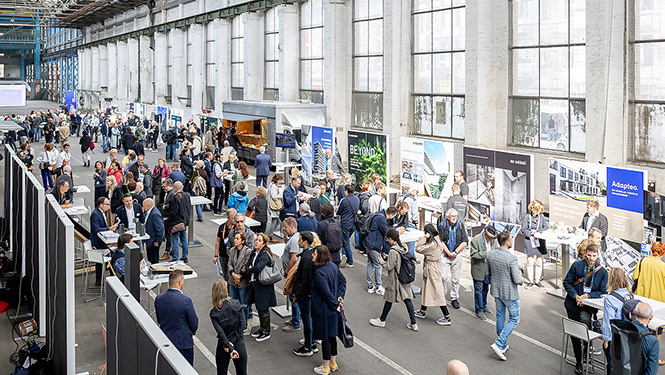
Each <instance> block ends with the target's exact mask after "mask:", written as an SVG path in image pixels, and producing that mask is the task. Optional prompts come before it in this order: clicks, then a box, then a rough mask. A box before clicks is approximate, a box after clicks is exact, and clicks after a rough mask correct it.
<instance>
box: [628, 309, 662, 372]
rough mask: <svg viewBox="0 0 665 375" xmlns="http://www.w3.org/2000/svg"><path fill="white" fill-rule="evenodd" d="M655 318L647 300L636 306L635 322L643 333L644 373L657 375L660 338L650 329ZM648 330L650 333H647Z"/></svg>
mask: <svg viewBox="0 0 665 375" xmlns="http://www.w3.org/2000/svg"><path fill="white" fill-rule="evenodd" d="M651 319H653V309H652V308H651V306H650V305H649V304H648V303H646V302H640V303H638V304H637V306H636V307H635V321H634V322H633V324H635V326H636V327H637V330H638V331H640V333H641V332H645V333H642V335H643V336H642V358H643V362H644V364H643V366H642V371H641V374H642V375H656V374H657V373H658V353H659V350H660V347H659V345H658V339H657V338H656V336H654V335H653V333H651V331H649V328H647V327H648V326H649V322H650V321H651ZM646 332H648V333H646Z"/></svg>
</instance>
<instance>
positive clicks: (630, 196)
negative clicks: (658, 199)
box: [607, 167, 644, 214]
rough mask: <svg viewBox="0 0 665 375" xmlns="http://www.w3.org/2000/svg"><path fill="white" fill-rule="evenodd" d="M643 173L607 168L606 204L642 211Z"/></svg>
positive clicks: (627, 209) (621, 208)
mask: <svg viewBox="0 0 665 375" xmlns="http://www.w3.org/2000/svg"><path fill="white" fill-rule="evenodd" d="M643 192H644V173H643V172H639V171H631V170H626V169H618V168H612V167H608V168H607V206H608V207H613V208H618V209H620V210H626V211H632V212H637V213H640V214H641V213H643V212H644V198H643Z"/></svg>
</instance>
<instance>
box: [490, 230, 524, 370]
mask: <svg viewBox="0 0 665 375" xmlns="http://www.w3.org/2000/svg"><path fill="white" fill-rule="evenodd" d="M498 240H499V247H498V248H497V249H496V250H495V251H490V252H489V253H488V254H487V275H488V276H490V278H491V281H490V284H491V286H492V287H491V289H490V291H491V293H492V296H493V297H494V301H495V304H496V334H497V336H498V337H497V338H496V340H494V342H493V343H492V345H490V347H491V348H492V350H493V351H494V353H495V354H496V355H497V357H499V358H500V359H501V360H503V361H505V360H506V355H505V353H506V351H507V350H508V343H507V340H508V336H509V335H510V334H511V333H512V332H513V330H514V329H515V327H517V323H519V321H520V295H519V292H518V290H517V286H518V285H522V282H523V281H522V275H521V274H520V268H519V266H518V264H517V257H515V255H513V254H511V253H510V251H509V250H508V249H510V248H512V247H513V238H512V236H511V235H510V233H509V232H505V231H504V232H501V233H499V236H498ZM506 310H508V317H509V319H508V322H507V323H506Z"/></svg>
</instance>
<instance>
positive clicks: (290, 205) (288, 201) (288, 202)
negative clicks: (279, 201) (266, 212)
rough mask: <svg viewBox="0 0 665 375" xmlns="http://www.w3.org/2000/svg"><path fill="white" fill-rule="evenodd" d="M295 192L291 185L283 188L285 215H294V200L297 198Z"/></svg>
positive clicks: (295, 207)
mask: <svg viewBox="0 0 665 375" xmlns="http://www.w3.org/2000/svg"><path fill="white" fill-rule="evenodd" d="M297 193H298V192H297V191H295V190H293V186H291V185H289V186H287V187H286V189H284V208H285V209H286V215H287V216H291V217H296V212H297V211H298V209H297V206H298V205H297V204H296V202H297V201H298V200H299V198H298V197H297V196H296V194H297Z"/></svg>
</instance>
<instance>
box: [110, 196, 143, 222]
mask: <svg viewBox="0 0 665 375" xmlns="http://www.w3.org/2000/svg"><path fill="white" fill-rule="evenodd" d="M115 216H117V217H118V219H120V222H121V223H122V224H123V225H124V226H125V228H126V229H128V230H129V229H135V228H134V226H135V225H136V223H135V221H134V219H138V220H139V221H140V222H141V223H143V222H144V219H145V217H144V216H143V208H141V205H140V204H138V203H134V200H133V199H132V195H131V194H130V193H126V194H125V196H124V197H123V198H122V206H120V207H118V209H117V210H115Z"/></svg>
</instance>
